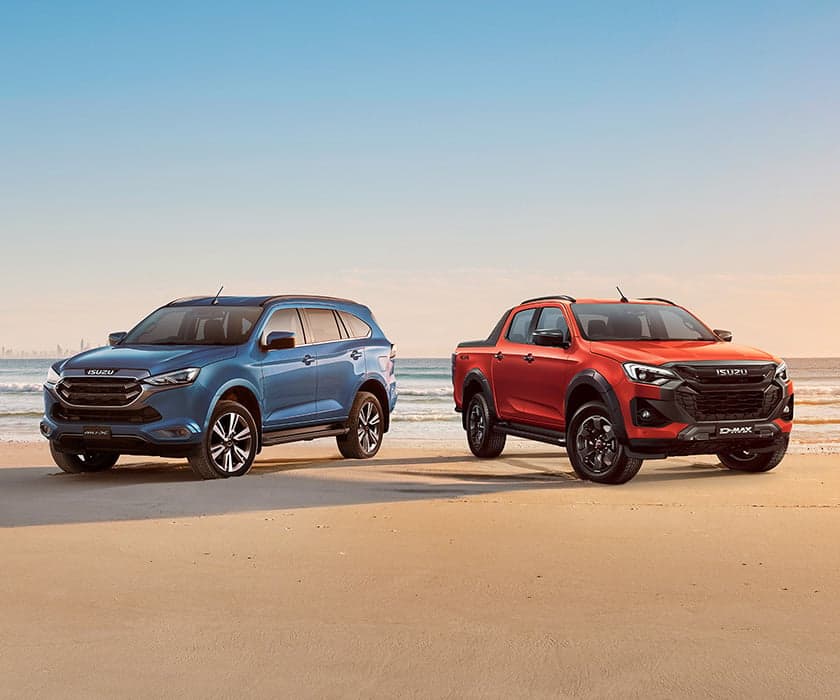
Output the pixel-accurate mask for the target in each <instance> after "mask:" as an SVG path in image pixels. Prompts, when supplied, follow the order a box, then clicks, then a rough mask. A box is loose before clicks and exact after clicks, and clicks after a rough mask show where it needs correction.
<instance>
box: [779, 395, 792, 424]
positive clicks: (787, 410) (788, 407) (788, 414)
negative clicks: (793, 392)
mask: <svg viewBox="0 0 840 700" xmlns="http://www.w3.org/2000/svg"><path fill="white" fill-rule="evenodd" d="M781 417H782V420H793V397H792V396H791V397H790V398H789V399H788V402H787V403H786V404H785V407H784V408H783V409H782V416H781Z"/></svg>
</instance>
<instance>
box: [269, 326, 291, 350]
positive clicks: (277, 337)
mask: <svg viewBox="0 0 840 700" xmlns="http://www.w3.org/2000/svg"><path fill="white" fill-rule="evenodd" d="M293 347H295V334H294V333H292V332H291V331H273V332H271V333H269V334H268V335H267V336H266V339H265V342H264V343H263V345H262V349H263V350H266V351H267V350H290V349H291V348H293Z"/></svg>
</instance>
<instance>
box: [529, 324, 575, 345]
mask: <svg viewBox="0 0 840 700" xmlns="http://www.w3.org/2000/svg"><path fill="white" fill-rule="evenodd" d="M533 338H534V345H542V346H543V347H550V348H567V347H569V346H570V345H571V344H572V341H571V338H569V332H568V331H559V330H549V329H542V330H536V331H534V335H533Z"/></svg>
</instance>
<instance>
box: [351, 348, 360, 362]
mask: <svg viewBox="0 0 840 700" xmlns="http://www.w3.org/2000/svg"><path fill="white" fill-rule="evenodd" d="M361 356H362V351H361V350H353V352H351V353H350V357H352V358H353V359H354V360H358V359H359V358H360V357H361Z"/></svg>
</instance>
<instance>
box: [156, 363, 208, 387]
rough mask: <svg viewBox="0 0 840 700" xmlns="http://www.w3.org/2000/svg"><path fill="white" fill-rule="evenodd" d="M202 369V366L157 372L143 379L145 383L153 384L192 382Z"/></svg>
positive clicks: (174, 384)
mask: <svg viewBox="0 0 840 700" xmlns="http://www.w3.org/2000/svg"><path fill="white" fill-rule="evenodd" d="M200 371H201V368H199V367H190V368H189V369H178V370H175V371H174V372H166V373H165V374H156V375H155V376H153V377H146V378H145V379H144V380H143V383H144V384H151V385H152V386H178V385H180V384H192V383H193V382H194V381H195V379H196V377H197V376H198V373H199V372H200Z"/></svg>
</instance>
